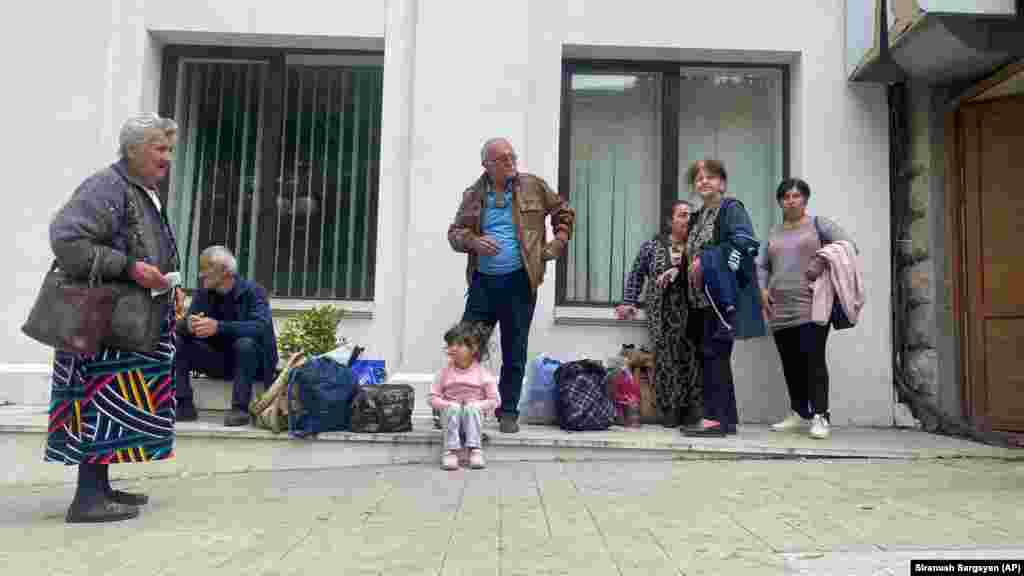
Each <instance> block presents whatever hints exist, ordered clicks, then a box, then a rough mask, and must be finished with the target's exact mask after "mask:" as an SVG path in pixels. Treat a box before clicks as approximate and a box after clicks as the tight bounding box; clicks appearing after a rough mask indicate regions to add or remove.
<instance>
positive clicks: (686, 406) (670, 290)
mask: <svg viewBox="0 0 1024 576" xmlns="http://www.w3.org/2000/svg"><path fill="white" fill-rule="evenodd" d="M672 252H673V250H672V247H671V240H670V239H669V237H668V236H658V237H656V238H654V239H652V240H648V241H647V242H644V243H643V245H642V246H641V247H640V252H639V253H638V254H637V257H636V260H634V262H633V268H632V270H631V271H630V273H629V277H628V279H627V281H626V290H625V295H624V299H623V300H624V302H625V303H626V304H632V305H634V306H638V305H640V303H641V300H640V294H641V291H642V292H643V295H644V297H643V303H644V310H645V311H646V313H647V329H648V331H649V334H650V339H651V344H652V346H653V347H654V352H655V364H654V388H655V394H656V396H657V403H658V409H659V410H660V411H661V414H662V417H663V418H665V416H666V415H669V420H670V421H673V422H674V421H678V420H679V419H680V417H684V418H685V417H686V416H687V415H688V414H690V415H692V414H700V408H701V396H702V394H701V378H700V361H699V358H698V357H697V349H696V347H695V346H694V344H693V343H692V342H690V341H689V340H688V339H687V338H686V320H687V311H688V305H689V296H688V294H687V288H686V285H687V282H686V274H685V262H686V255H685V253H684V252H681V251H680V252H677V253H676V254H675V255H673V254H672ZM673 256H675V259H678V260H679V261H680V262H682V263H683V264H684V266H683V271H682V272H680V274H679V276H678V277H677V278H676V280H675V282H673V283H671V284H669V285H668V286H666V287H665V288H664V289H662V288H659V287H658V285H657V282H656V280H657V278H658V276H659V275H661V273H663V272H665V271H666V270H668V269H669V268H671V267H673V265H674V262H673V260H674V258H673Z"/></svg>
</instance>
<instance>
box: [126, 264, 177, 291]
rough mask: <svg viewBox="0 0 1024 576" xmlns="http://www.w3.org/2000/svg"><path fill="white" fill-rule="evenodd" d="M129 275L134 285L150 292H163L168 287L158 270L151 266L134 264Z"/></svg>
mask: <svg viewBox="0 0 1024 576" xmlns="http://www.w3.org/2000/svg"><path fill="white" fill-rule="evenodd" d="M129 275H130V276H131V277H132V280H135V283H136V284H138V285H139V286H142V287H143V288H149V289H150V290H164V289H166V288H167V287H168V283H167V279H166V278H164V275H163V273H162V272H160V269H159V268H157V267H156V266H153V265H152V264H146V263H145V262H136V263H135V265H133V266H132V269H131V271H130V272H129Z"/></svg>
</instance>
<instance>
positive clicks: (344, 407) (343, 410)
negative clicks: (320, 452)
mask: <svg viewBox="0 0 1024 576" xmlns="http://www.w3.org/2000/svg"><path fill="white" fill-rule="evenodd" d="M356 390H357V387H356V379H355V376H354V375H353V374H352V370H351V369H350V368H349V367H348V366H343V365H341V364H339V363H337V362H335V361H334V360H331V359H330V358H325V357H317V358H312V359H310V360H309V361H307V362H306V363H305V364H302V365H301V366H297V367H295V368H292V370H291V372H289V374H288V404H289V405H290V406H294V404H293V400H294V399H298V401H299V403H300V404H301V406H302V408H301V410H299V411H296V410H290V411H289V414H288V432H289V433H290V434H291V435H292V436H295V437H297V438H302V437H305V436H310V435H315V434H319V433H321V432H336V431H340V430H348V429H349V424H350V421H351V418H352V408H351V403H352V397H353V396H354V395H355V393H356Z"/></svg>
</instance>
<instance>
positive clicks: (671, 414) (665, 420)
mask: <svg viewBox="0 0 1024 576" xmlns="http://www.w3.org/2000/svg"><path fill="white" fill-rule="evenodd" d="M661 425H662V426H664V427H665V428H678V427H679V411H678V410H669V411H668V412H662V413H661Z"/></svg>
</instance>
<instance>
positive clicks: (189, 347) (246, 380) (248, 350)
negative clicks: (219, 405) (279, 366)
mask: <svg viewBox="0 0 1024 576" xmlns="http://www.w3.org/2000/svg"><path fill="white" fill-rule="evenodd" d="M176 338H177V341H176V344H177V352H176V354H175V358H174V378H175V385H176V386H177V390H176V395H177V397H178V398H188V399H190V400H191V399H192V374H191V373H192V371H193V370H195V371H198V372H202V373H203V374H206V375H207V376H209V377H211V378H223V379H225V380H229V379H232V378H233V379H234V385H233V387H232V390H231V407H232V408H236V409H239V410H248V409H249V400H250V399H251V398H252V383H253V381H255V380H257V379H259V378H260V376H261V375H262V374H263V348H262V347H261V346H260V345H259V344H257V343H256V341H255V340H253V339H252V338H236V339H233V340H223V339H203V338H196V337H195V336H192V335H190V334H182V333H180V332H179V333H177V334H176ZM264 385H265V386H268V385H269V384H267V383H264Z"/></svg>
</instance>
